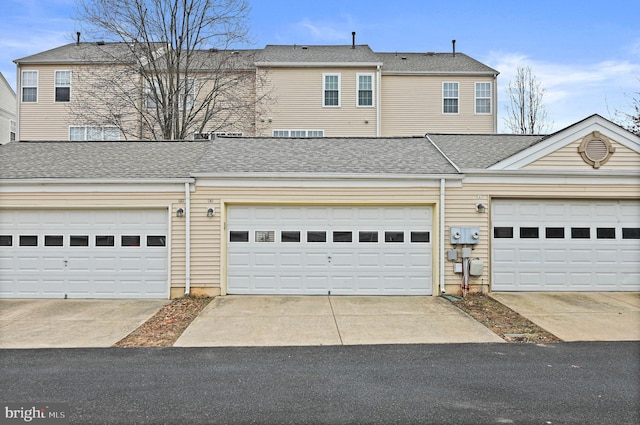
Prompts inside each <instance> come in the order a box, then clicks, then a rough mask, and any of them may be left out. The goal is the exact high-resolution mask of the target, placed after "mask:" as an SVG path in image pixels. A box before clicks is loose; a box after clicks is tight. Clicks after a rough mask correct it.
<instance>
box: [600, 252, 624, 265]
mask: <svg viewBox="0 0 640 425" xmlns="http://www.w3.org/2000/svg"><path fill="white" fill-rule="evenodd" d="M619 257H620V256H619V253H618V250H616V249H600V250H598V252H597V255H596V258H595V260H596V263H598V264H611V265H615V264H618V261H619Z"/></svg>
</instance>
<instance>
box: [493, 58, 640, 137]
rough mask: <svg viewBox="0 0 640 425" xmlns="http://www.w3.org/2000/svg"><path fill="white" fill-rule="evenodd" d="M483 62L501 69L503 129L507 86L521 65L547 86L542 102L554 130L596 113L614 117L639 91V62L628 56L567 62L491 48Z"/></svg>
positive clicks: (500, 118)
mask: <svg viewBox="0 0 640 425" xmlns="http://www.w3.org/2000/svg"><path fill="white" fill-rule="evenodd" d="M484 62H485V63H487V64H488V65H490V66H491V67H492V68H495V69H497V70H498V71H500V76H499V77H498V99H499V101H500V102H499V108H500V110H499V111H498V113H499V118H498V121H499V126H500V131H504V127H503V126H504V122H503V119H502V117H503V116H505V115H506V110H505V108H506V105H507V104H508V97H507V94H506V91H505V88H506V87H507V85H508V84H509V81H512V80H513V78H514V76H515V74H516V70H517V68H518V66H523V65H528V66H530V67H531V71H532V73H533V75H534V76H535V77H536V80H537V81H539V82H540V83H541V85H542V87H543V88H544V89H545V90H546V92H545V95H544V98H543V102H544V104H545V105H546V107H547V110H548V113H549V120H550V121H553V126H552V131H556V130H559V129H561V128H564V127H566V126H568V125H570V124H572V123H574V122H576V121H578V120H581V119H583V118H585V117H587V116H589V115H591V114H594V113H597V114H600V115H602V116H604V117H605V118H609V119H611V118H612V117H613V116H614V114H615V112H616V111H617V110H624V109H625V108H626V107H627V105H628V103H629V98H628V97H629V96H630V95H632V94H633V93H636V92H638V91H640V81H639V80H638V78H639V77H640V63H633V62H631V61H629V60H607V61H601V62H594V63H580V64H567V63H554V62H548V61H540V60H535V59H532V58H530V57H528V56H526V55H523V54H519V53H503V52H492V53H491V54H490V56H489V57H488V58H486V59H485V60H484Z"/></svg>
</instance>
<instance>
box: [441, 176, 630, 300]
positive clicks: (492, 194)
mask: <svg viewBox="0 0 640 425" xmlns="http://www.w3.org/2000/svg"><path fill="white" fill-rule="evenodd" d="M506 180H507V178H505V181H506ZM639 196H640V185H638V184H635V185H633V184H630V185H624V186H622V185H543V184H510V185H506V184H505V185H500V186H497V185H492V184H475V183H474V184H469V183H467V184H464V185H463V187H461V188H447V191H446V201H445V204H446V207H445V216H446V221H445V251H446V250H448V249H453V245H451V244H450V243H449V241H450V231H449V229H450V228H451V227H475V226H477V227H480V242H479V243H478V245H476V246H475V248H474V249H473V251H472V258H480V259H481V260H482V261H483V263H484V272H483V274H482V276H479V277H471V279H470V282H469V283H470V285H471V287H472V290H478V289H479V288H480V287H479V285H481V284H483V285H484V287H483V290H484V291H486V290H487V289H489V287H488V286H487V285H490V283H491V282H490V276H491V270H490V258H489V249H490V239H491V233H490V232H491V222H490V217H491V206H490V202H491V200H492V199H496V198H503V199H505V198H506V199H524V198H526V199H535V198H537V199H561V200H567V199H572V198H573V199H612V200H617V199H639ZM479 202H481V203H483V204H484V205H486V206H487V211H486V212H485V213H478V212H476V210H475V205H476V204H477V203H479ZM460 281H461V275H460V274H455V273H453V265H452V262H451V261H445V287H446V292H447V293H449V294H456V293H457V292H458V291H459V290H460Z"/></svg>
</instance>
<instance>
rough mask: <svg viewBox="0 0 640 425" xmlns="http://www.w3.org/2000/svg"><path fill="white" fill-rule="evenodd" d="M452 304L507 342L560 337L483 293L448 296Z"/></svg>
mask: <svg viewBox="0 0 640 425" xmlns="http://www.w3.org/2000/svg"><path fill="white" fill-rule="evenodd" d="M450 300H451V301H452V302H453V305H455V306H456V307H458V308H459V309H460V310H462V311H464V312H466V313H467V314H469V315H470V316H471V317H473V318H474V319H476V320H477V321H478V322H480V323H482V324H483V325H485V326H486V327H487V328H489V329H491V330H492V331H493V332H494V333H496V334H497V335H499V336H500V337H501V338H502V339H504V340H505V341H507V342H520V343H536V344H538V343H549V342H560V341H561V339H560V338H558V337H557V336H555V335H553V334H552V333H549V332H547V331H546V330H544V329H542V328H541V327H540V326H538V325H536V324H535V323H533V322H532V321H530V320H529V319H527V318H525V317H523V316H521V315H520V314H518V313H516V312H515V311H513V310H511V309H510V308H509V307H507V306H506V305H504V304H502V303H500V302H498V301H496V300H495V299H493V298H491V297H489V296H487V295H484V294H469V295H467V296H466V297H464V298H461V297H455V298H450Z"/></svg>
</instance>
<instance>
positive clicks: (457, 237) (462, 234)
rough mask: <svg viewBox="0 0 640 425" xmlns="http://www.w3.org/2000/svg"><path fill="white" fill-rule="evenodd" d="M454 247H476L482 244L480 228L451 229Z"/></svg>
mask: <svg viewBox="0 0 640 425" xmlns="http://www.w3.org/2000/svg"><path fill="white" fill-rule="evenodd" d="M449 230H450V236H451V244H452V245H475V244H477V243H478V242H480V228H479V227H451V228H450V229H449Z"/></svg>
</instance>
